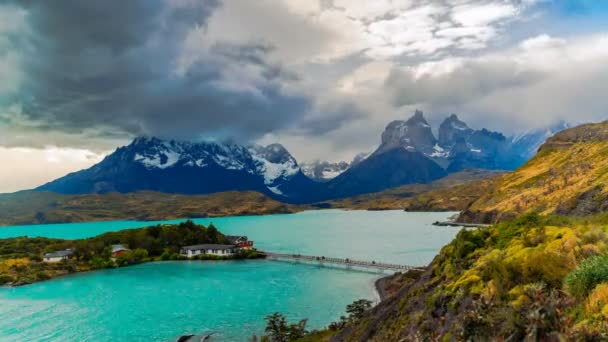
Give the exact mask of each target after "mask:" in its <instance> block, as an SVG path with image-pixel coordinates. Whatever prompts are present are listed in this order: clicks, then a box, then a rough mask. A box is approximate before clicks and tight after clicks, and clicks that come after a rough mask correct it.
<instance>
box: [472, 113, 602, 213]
mask: <svg viewBox="0 0 608 342" xmlns="http://www.w3.org/2000/svg"><path fill="white" fill-rule="evenodd" d="M607 182H608V122H603V123H599V124H588V125H582V126H578V127H575V128H572V129H568V130H566V131H563V132H561V133H558V134H556V135H555V136H554V137H552V138H550V139H549V140H548V141H547V142H546V143H545V144H544V145H543V146H542V147H541V148H540V150H539V153H538V154H537V155H536V156H535V157H534V158H533V159H532V160H530V161H529V162H528V163H526V164H525V165H523V166H522V167H521V168H519V169H518V170H516V171H514V172H512V173H509V174H506V175H504V176H503V177H502V179H501V180H500V181H499V182H498V183H497V185H496V187H495V188H494V189H493V191H489V192H487V193H486V194H485V195H483V196H481V197H480V198H479V199H478V200H476V201H475V202H474V203H473V204H472V205H471V206H470V207H469V208H468V210H467V211H466V212H465V213H463V214H462V215H461V220H463V221H469V222H487V223H488V222H496V221H501V220H505V219H509V218H513V217H516V216H518V215H521V214H524V213H528V212H532V211H535V212H539V213H541V214H564V215H578V216H584V215H589V214H594V213H599V212H603V211H605V210H606V209H608V196H607V195H608V194H607V191H608V189H607V188H606V183H607Z"/></svg>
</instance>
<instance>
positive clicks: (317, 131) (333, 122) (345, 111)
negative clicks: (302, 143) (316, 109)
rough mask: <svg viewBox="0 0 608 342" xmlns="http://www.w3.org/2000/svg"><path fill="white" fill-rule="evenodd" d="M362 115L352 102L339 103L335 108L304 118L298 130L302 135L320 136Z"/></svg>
mask: <svg viewBox="0 0 608 342" xmlns="http://www.w3.org/2000/svg"><path fill="white" fill-rule="evenodd" d="M363 117H365V113H364V112H362V111H361V110H360V109H359V108H357V106H355V105H354V104H352V103H346V104H341V105H339V106H337V107H336V108H333V109H329V108H328V109H327V111H325V112H323V113H318V114H317V115H314V116H309V117H307V118H305V119H304V120H302V122H301V123H300V124H299V126H298V131H299V133H300V134H304V135H312V136H320V135H324V134H327V133H329V132H332V131H335V130H337V129H339V128H341V127H343V126H344V125H346V124H348V123H352V122H353V121H354V120H357V119H360V118H363Z"/></svg>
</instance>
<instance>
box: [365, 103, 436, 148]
mask: <svg viewBox="0 0 608 342" xmlns="http://www.w3.org/2000/svg"><path fill="white" fill-rule="evenodd" d="M436 142H437V140H436V139H435V136H434V135H433V132H432V130H431V126H430V125H429V123H428V122H427V121H426V119H425V118H424V114H423V113H422V112H421V111H419V110H416V111H415V112H414V115H413V116H412V117H410V118H409V119H408V120H407V121H403V120H395V121H392V122H390V123H389V124H388V125H387V126H386V128H385V129H384V132H383V133H382V137H381V145H380V147H379V148H378V150H377V151H376V152H375V153H376V154H377V153H384V152H386V151H389V150H391V149H394V148H403V149H405V150H407V151H409V152H414V151H418V152H422V153H424V154H432V153H433V147H434V146H435V143H436Z"/></svg>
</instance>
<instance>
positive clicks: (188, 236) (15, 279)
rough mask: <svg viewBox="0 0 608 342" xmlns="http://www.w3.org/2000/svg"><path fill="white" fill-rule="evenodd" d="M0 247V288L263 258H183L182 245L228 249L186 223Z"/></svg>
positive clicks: (241, 253) (250, 253)
mask: <svg viewBox="0 0 608 342" xmlns="http://www.w3.org/2000/svg"><path fill="white" fill-rule="evenodd" d="M1 241H2V243H1V244H0V286H21V285H27V284H32V283H35V282H40V281H45V280H49V279H53V278H57V277H60V276H64V275H67V274H72V273H80V272H88V271H93V270H98V269H106V268H116V267H125V266H131V265H136V264H141V263H145V262H153V261H175V260H238V259H257V258H264V255H263V254H261V253H259V252H257V251H256V250H255V249H251V250H244V249H240V250H238V251H237V253H236V254H235V255H233V256H217V255H209V254H201V255H197V256H195V257H192V258H187V257H186V256H183V255H181V254H180V249H181V247H183V246H187V245H197V244H229V241H228V240H227V239H226V236H225V235H223V234H222V233H220V232H219V231H218V230H217V228H216V227H215V226H213V224H210V225H209V226H208V227H205V226H203V225H197V224H195V223H193V222H192V221H190V220H187V221H185V222H182V223H179V224H174V225H167V224H164V225H156V226H149V227H145V228H137V229H126V230H121V231H117V232H108V233H104V234H101V235H98V236H95V237H92V238H88V239H81V240H63V239H51V238H43V237H35V238H30V237H16V238H8V239H2V240H1ZM119 244H120V245H124V246H128V248H129V249H126V250H124V251H123V252H122V253H120V255H114V256H113V255H112V246H113V245H119ZM66 250H69V251H70V257H69V258H66V260H62V261H58V262H47V261H44V260H43V258H44V256H45V254H46V253H52V252H57V251H66Z"/></svg>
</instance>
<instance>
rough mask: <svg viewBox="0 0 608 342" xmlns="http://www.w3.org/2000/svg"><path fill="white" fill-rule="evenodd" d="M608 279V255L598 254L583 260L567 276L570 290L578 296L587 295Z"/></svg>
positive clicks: (567, 284)
mask: <svg viewBox="0 0 608 342" xmlns="http://www.w3.org/2000/svg"><path fill="white" fill-rule="evenodd" d="M607 281H608V255H598V256H594V257H590V258H588V259H586V260H585V261H583V262H582V263H581V264H580V266H579V267H578V268H577V269H576V270H574V271H573V272H572V273H570V274H569V275H568V276H567V277H566V286H567V287H568V291H569V292H570V293H571V294H572V295H573V296H576V297H578V298H583V297H585V296H587V295H588V294H589V293H590V292H591V290H593V289H594V288H595V287H596V286H597V285H598V284H600V283H603V282H607Z"/></svg>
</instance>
